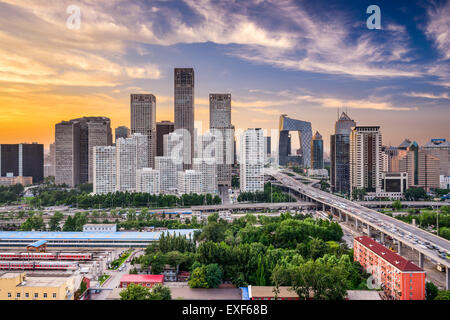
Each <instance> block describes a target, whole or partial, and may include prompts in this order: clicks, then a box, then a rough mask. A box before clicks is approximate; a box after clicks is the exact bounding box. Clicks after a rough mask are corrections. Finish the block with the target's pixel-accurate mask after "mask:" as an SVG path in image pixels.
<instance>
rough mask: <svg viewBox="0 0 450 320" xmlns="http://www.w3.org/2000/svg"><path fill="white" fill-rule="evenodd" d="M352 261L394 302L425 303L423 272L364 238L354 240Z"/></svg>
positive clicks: (369, 239) (376, 243)
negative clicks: (412, 301)
mask: <svg viewBox="0 0 450 320" xmlns="http://www.w3.org/2000/svg"><path fill="white" fill-rule="evenodd" d="M353 255H354V260H355V261H358V262H359V263H360V264H361V266H362V267H363V268H364V269H365V270H366V271H368V272H370V273H371V274H372V276H373V279H374V280H377V281H378V283H379V284H380V285H381V288H382V289H383V290H384V292H385V293H386V295H387V296H388V297H389V298H391V299H395V300H425V271H424V270H423V269H421V268H419V267H418V266H416V265H415V264H414V263H412V262H411V261H408V260H406V259H405V258H403V257H402V256H400V255H398V254H396V253H394V252H392V251H391V250H389V249H388V248H386V247H384V246H383V245H381V244H379V243H378V242H376V241H375V240H373V239H372V238H369V237H367V236H361V237H356V238H355V239H354V245H353Z"/></svg>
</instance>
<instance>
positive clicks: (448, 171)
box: [422, 139, 450, 176]
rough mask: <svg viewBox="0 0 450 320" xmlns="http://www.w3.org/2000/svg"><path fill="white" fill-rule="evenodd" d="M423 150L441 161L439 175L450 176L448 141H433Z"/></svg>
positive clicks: (449, 145) (449, 147) (449, 148)
mask: <svg viewBox="0 0 450 320" xmlns="http://www.w3.org/2000/svg"><path fill="white" fill-rule="evenodd" d="M422 149H423V150H424V151H425V152H426V153H427V154H429V155H432V156H434V157H436V158H438V159H439V161H440V166H439V175H442V176H449V175H450V142H448V141H447V140H446V139H431V140H430V141H428V142H427V143H426V144H425V145H424V146H423V147H422Z"/></svg>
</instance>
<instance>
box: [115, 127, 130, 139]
mask: <svg viewBox="0 0 450 320" xmlns="http://www.w3.org/2000/svg"><path fill="white" fill-rule="evenodd" d="M129 136H130V128H128V127H125V126H120V127H117V128H116V130H115V137H114V139H115V141H117V139H120V138H128V137H129Z"/></svg>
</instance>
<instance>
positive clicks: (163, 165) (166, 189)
mask: <svg viewBox="0 0 450 320" xmlns="http://www.w3.org/2000/svg"><path fill="white" fill-rule="evenodd" d="M178 168H179V166H177V165H176V164H175V158H172V157H156V158H155V169H156V170H157V171H159V177H160V184H159V188H160V192H161V193H162V194H175V193H176V192H177V179H178V171H179V170H178Z"/></svg>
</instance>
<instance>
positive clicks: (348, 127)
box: [330, 112, 356, 194]
mask: <svg viewBox="0 0 450 320" xmlns="http://www.w3.org/2000/svg"><path fill="white" fill-rule="evenodd" d="M355 126H356V122H355V121H353V120H352V119H350V117H349V116H348V115H347V114H346V113H345V112H342V114H341V116H340V117H339V119H338V120H337V121H336V124H335V126H334V135H332V136H331V138H330V169H331V170H330V181H331V183H330V185H331V190H332V191H333V192H338V193H347V194H348V193H350V133H351V131H352V127H355Z"/></svg>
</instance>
